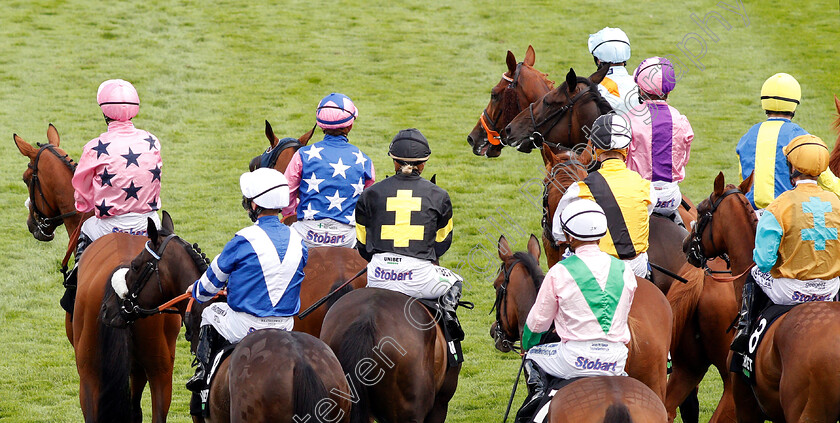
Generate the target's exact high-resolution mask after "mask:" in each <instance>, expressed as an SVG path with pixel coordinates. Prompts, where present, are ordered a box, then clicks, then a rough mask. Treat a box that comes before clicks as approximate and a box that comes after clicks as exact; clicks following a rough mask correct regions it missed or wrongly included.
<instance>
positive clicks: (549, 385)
mask: <svg viewBox="0 0 840 423" xmlns="http://www.w3.org/2000/svg"><path fill="white" fill-rule="evenodd" d="M540 373H541V374H542V375H543V376H544V377H546V378H547V379H548V381H547V382H546V384H545V386H546V394H545V395H544V396H543V397H542V400H540V402H539V403H538V405H537V406H536V408H534V413H533V415H530V416H524V415H520V416H519V418H520V419H522V418H523V417H527V420H522V421H526V422H535V423H542V422H544V421H546V418H547V417H548V407H549V405H551V400H552V399H554V395H555V394H557V392H559V391H560V390H561V389H563V388H565V387H566V386H568V385H569V384H571V383H572V382H574V381H577V380H580V379H583V378H584V377H583V376H579V377H573V378H571V379H560V378H557V377H553V376H549V375H546V374H545V373H543V372H542V371H541V372H540Z"/></svg>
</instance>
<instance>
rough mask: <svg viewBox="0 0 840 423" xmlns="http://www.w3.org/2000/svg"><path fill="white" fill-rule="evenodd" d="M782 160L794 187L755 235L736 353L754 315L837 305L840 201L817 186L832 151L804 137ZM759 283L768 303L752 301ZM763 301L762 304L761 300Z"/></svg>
mask: <svg viewBox="0 0 840 423" xmlns="http://www.w3.org/2000/svg"><path fill="white" fill-rule="evenodd" d="M784 155H785V157H786V158H787V161H788V163H789V167H790V175H791V182H792V184H793V185H795V187H794V188H793V189H792V190H790V191H786V192H784V193H782V194H781V195H779V196H778V197H777V198H776V199H775V200H773V202H772V203H770V205H768V206H767V208H766V209H765V210H764V213H762V215H761V218H760V219H759V221H758V227H757V229H756V234H755V250H754V251H753V261H755V264H756V265H755V267H754V268H753V269H752V271H751V272H750V275H749V277H748V278H747V281H746V283H745V284H744V291H743V295H742V297H743V303H742V305H741V321H740V322H739V325H738V333H737V334H736V336H735V339H734V340H733V341H732V349H733V350H734V351H736V352H745V351H746V346H747V341H748V338H749V336H750V329H751V328H750V326H751V322H752V320H753V319H754V318H755V312H757V311H759V310H761V308H763V306H764V304H765V303H766V302H767V300H769V301H770V302H771V303H773V304H781V305H787V304H799V303H804V302H811V301H833V300H834V297H835V296H836V295H837V291H838V288H840V278H838V276H840V241H838V233H837V232H838V230H840V199H838V198H837V196H836V195H834V194H833V193H830V192H827V191H824V190H823V189H822V188H820V187H819V186H818V185H817V179H818V178H819V175H821V174H822V173H823V172H824V171H825V169H826V168H827V167H828V157H829V153H828V147H827V146H826V145H825V143H824V142H823V141H822V140H821V139H819V138H818V137H816V136H814V135H800V136H798V137H796V138H794V139H793V140H791V142H790V143H789V144H788V145H787V146H785V148H784ZM755 284H757V285H758V286H759V287H760V288H761V291H762V292H763V293H764V295H765V296H766V298H758V297H756V298H755V299H754V298H753V295H754V286H755ZM762 300H763V301H762Z"/></svg>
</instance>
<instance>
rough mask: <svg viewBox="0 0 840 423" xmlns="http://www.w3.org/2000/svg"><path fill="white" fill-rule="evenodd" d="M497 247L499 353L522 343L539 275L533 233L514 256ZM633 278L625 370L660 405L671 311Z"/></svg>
mask: <svg viewBox="0 0 840 423" xmlns="http://www.w3.org/2000/svg"><path fill="white" fill-rule="evenodd" d="M498 249H499V258H500V259H501V260H502V266H501V268H500V270H499V275H498V276H497V277H496V280H495V281H494V282H493V286H494V288H495V289H496V301H495V303H494V308H495V310H496V321H495V322H493V324H492V325H491V327H490V336H491V337H492V338H493V339H494V340H495V343H496V348H497V349H498V350H499V351H501V352H508V351H511V349H512V348H514V343H515V342H517V341H521V337H522V333H523V330H524V328H525V319H527V317H528V313H529V312H530V311H531V307H532V306H533V305H534V301H536V299H537V292H539V287H540V285H541V284H542V279H543V272H542V269H540V266H539V258H540V244H539V241H537V237H535V236H534V235H531V238H530V240H529V241H528V252H517V253H513V252H512V250H511V249H510V245H509V244H508V242H507V239H506V238H505V237H504V236H502V237H500V238H499V245H498ZM637 280H638V283H639V286H638V288H637V289H636V294H635V296H634V297H633V304H632V305H631V307H630V317H629V324H630V333H631V340H630V344H629V345H628V348H629V350H630V352H629V355H628V357H627V369H626V371H627V374H629V375H630V376H632V377H634V378H636V379H638V380H639V381H641V382H642V383H644V384H645V385H647V386H648V387H649V388H650V389H651V390H653V392H654V393H655V394H656V396H657V397H658V398H659V400H660V401H664V400H665V387H666V382H667V380H666V379H667V377H666V365H667V361H668V347H669V346H670V344H671V332H672V322H673V316H672V314H671V307H670V306H669V304H668V300H667V299H665V296H664V295H662V292H661V291H659V289H657V288H656V287H655V286H654V285H653V284H652V283H650V282H649V281H647V280H644V279H638V278H637Z"/></svg>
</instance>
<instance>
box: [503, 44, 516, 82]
mask: <svg viewBox="0 0 840 423" xmlns="http://www.w3.org/2000/svg"><path fill="white" fill-rule="evenodd" d="M505 62H507V67H508V72H510V76H511V77H513V74H515V73H516V57H514V55H513V52H512V51H510V50H508V53H507V58H505Z"/></svg>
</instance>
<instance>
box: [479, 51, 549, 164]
mask: <svg viewBox="0 0 840 423" xmlns="http://www.w3.org/2000/svg"><path fill="white" fill-rule="evenodd" d="M535 58H536V55H535V53H534V47H532V46H530V45H529V46H528V50H527V51H526V52H525V59H524V60H523V61H521V62H519V63H516V57H515V56H514V55H513V53H512V52H511V51H510V50H508V52H507V58H506V62H507V69H508V70H507V72H505V73H503V74H502V79H501V80H499V83H498V84H496V86H495V87H493V88H492V89H491V90H490V102H489V103H487V107H485V108H484V111H483V112H482V113H481V116H480V117H479V119H478V123H476V124H475V127H474V128H473V130H472V132H470V134H469V135H467V143H469V145H470V146H471V147H472V152H473V154H475V155H476V156H487V157H499V155H500V154H502V148H503V147H504V146H505V144H504V143H503V142H502V139H501V137H502V132H503V131H502V130H503V129H504V128H505V126H507V124H508V123H510V121H511V120H513V118H514V117H516V115H518V114H519V112H520V111H522V110H524V109H526V108H527V107H528V105H529V104H531V103H533V102H535V101H537V100H539V99H540V98H542V96H544V95H545V94H546V93H548V92H549V91H551V89H552V88H554V81H551V80H549V79H548V74H545V73H542V72H540V71H538V70H536V69H534V60H535ZM488 131H489V135H488Z"/></svg>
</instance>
